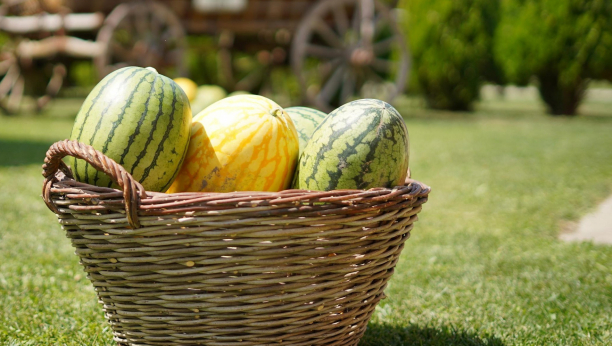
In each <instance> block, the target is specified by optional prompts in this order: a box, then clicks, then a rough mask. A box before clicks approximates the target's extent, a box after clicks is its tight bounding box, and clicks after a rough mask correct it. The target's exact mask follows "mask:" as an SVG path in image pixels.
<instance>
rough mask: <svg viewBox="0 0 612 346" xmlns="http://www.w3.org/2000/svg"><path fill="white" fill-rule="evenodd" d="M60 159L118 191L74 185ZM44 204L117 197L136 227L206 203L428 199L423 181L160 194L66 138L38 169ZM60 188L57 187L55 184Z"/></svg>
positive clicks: (53, 147)
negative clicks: (75, 162)
mask: <svg viewBox="0 0 612 346" xmlns="http://www.w3.org/2000/svg"><path fill="white" fill-rule="evenodd" d="M65 156H74V157H77V158H80V159H84V160H86V161H87V162H89V163H90V164H91V165H92V166H93V167H94V168H96V169H98V170H99V171H101V172H104V173H106V174H108V175H109V176H110V177H111V179H112V180H113V181H114V182H115V183H117V184H118V185H119V186H120V187H121V189H116V188H111V187H99V186H95V185H91V184H87V183H82V182H78V181H76V179H75V178H74V176H73V174H72V171H71V169H70V168H69V167H68V166H67V165H66V164H65V163H64V162H63V161H62V159H63V158H64V157H65ZM42 168H43V176H44V177H45V181H44V183H43V194H42V196H43V200H44V201H45V203H46V204H47V207H48V208H49V209H51V210H52V211H53V212H55V213H56V214H59V213H60V211H59V209H58V208H57V206H56V205H55V203H53V201H52V199H51V194H52V192H60V191H61V192H64V193H70V194H72V195H73V196H74V197H82V198H95V197H102V196H103V197H106V198H109V197H120V196H123V200H124V202H125V209H126V216H127V218H128V222H129V223H130V225H131V226H132V227H133V228H140V225H139V223H138V211H144V210H148V209H153V208H154V209H159V208H176V207H180V206H188V205H194V204H196V203H206V204H207V205H218V206H223V205H225V206H232V205H235V206H238V205H241V204H242V205H244V204H247V205H251V206H252V207H259V206H270V205H279V204H285V205H286V204H294V205H300V204H302V203H309V204H310V203H318V202H322V203H331V204H339V205H353V204H356V203H385V202H387V201H389V200H391V199H397V198H400V199H404V200H405V199H412V198H415V197H416V198H418V197H427V195H428V194H429V193H430V191H431V188H430V187H429V186H427V185H425V184H423V183H422V182H419V181H417V180H414V179H411V178H410V170H408V178H407V179H406V181H405V182H404V184H403V185H400V186H395V187H392V188H386V187H376V188H371V189H368V190H359V189H339V190H331V191H316V190H302V189H285V190H282V191H278V192H269V191H233V192H178V193H164V192H154V191H147V190H145V189H144V187H143V186H142V185H141V184H140V183H139V182H138V181H136V180H135V179H134V178H133V177H132V176H131V174H130V173H129V172H127V171H126V170H125V169H124V168H123V167H122V166H121V165H119V164H118V163H116V162H115V161H114V160H112V159H110V158H108V157H107V156H106V155H104V154H102V153H101V152H99V151H98V150H96V149H94V148H93V147H91V146H89V145H86V144H83V143H80V142H77V141H71V140H62V141H58V142H56V143H54V144H52V145H51V147H50V148H49V150H48V151H47V154H46V157H45V163H44V164H43V166H42ZM58 184H59V185H58Z"/></svg>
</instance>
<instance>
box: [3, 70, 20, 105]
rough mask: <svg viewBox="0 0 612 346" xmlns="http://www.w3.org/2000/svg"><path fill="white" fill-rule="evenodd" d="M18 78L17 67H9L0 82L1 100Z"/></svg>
mask: <svg viewBox="0 0 612 346" xmlns="http://www.w3.org/2000/svg"><path fill="white" fill-rule="evenodd" d="M18 78H19V67H17V65H16V64H15V65H11V67H9V69H8V71H7V72H6V75H5V76H4V78H2V81H1V82H0V98H3V97H4V95H6V94H8V92H9V91H10V90H11V89H12V88H13V86H14V85H15V82H17V79H18Z"/></svg>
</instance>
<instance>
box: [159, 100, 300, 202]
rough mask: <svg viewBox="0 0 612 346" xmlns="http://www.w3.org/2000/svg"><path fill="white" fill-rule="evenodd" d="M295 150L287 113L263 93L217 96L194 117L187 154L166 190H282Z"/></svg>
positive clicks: (290, 174) (294, 161) (288, 180)
mask: <svg viewBox="0 0 612 346" xmlns="http://www.w3.org/2000/svg"><path fill="white" fill-rule="evenodd" d="M298 152H299V144H298V135H297V131H296V130H295V127H294V125H293V122H292V121H291V118H289V115H288V114H287V112H285V111H284V110H283V109H282V108H281V107H280V106H279V105H278V104H276V103H275V102H274V101H272V100H269V99H267V98H265V97H263V96H257V95H239V96H233V97H228V98H225V99H223V100H221V101H218V102H216V103H214V104H212V105H211V106H209V107H208V108H206V109H205V110H203V111H202V112H200V113H199V114H198V115H197V116H195V117H194V119H193V125H192V128H191V141H190V144H189V149H188V151H187V157H186V158H185V162H184V163H183V166H182V167H181V169H180V171H179V174H178V175H177V177H176V179H175V181H174V183H173V184H172V186H171V187H170V189H168V192H169V193H172V192H184V191H207V192H231V191H280V190H283V189H286V188H288V187H289V184H290V183H291V179H292V177H293V171H294V169H295V166H296V164H297V159H298Z"/></svg>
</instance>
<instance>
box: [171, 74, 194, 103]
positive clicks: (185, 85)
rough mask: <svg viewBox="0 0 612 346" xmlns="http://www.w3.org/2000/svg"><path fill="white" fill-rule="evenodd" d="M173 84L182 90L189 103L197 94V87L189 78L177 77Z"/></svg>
mask: <svg viewBox="0 0 612 346" xmlns="http://www.w3.org/2000/svg"><path fill="white" fill-rule="evenodd" d="M174 82H175V83H176V84H178V85H179V86H180V87H181V89H183V91H184V92H185V95H187V98H188V99H189V101H190V102H191V101H193V100H194V99H195V97H196V94H197V92H198V85H197V84H196V83H195V82H194V81H192V80H191V79H189V78H185V77H179V78H174Z"/></svg>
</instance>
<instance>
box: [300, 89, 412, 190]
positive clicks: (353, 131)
mask: <svg viewBox="0 0 612 346" xmlns="http://www.w3.org/2000/svg"><path fill="white" fill-rule="evenodd" d="M408 150H409V147H408V130H407V128H406V124H405V123H404V119H402V116H401V115H400V114H399V113H398V112H397V110H395V108H393V107H392V106H391V105H390V104H388V103H386V102H383V101H380V100H372V99H363V100H356V101H353V102H350V103H347V104H345V105H343V106H341V107H340V108H338V109H336V110H334V111H333V112H331V113H330V114H329V115H328V116H327V118H325V119H324V120H323V122H322V123H321V124H320V125H319V127H318V128H317V129H316V130H315V132H314V133H313V135H312V138H311V139H310V141H309V142H308V145H306V148H305V149H304V153H303V154H302V156H301V157H300V162H299V172H298V177H297V178H296V185H297V186H295V187H297V188H300V189H307V190H319V191H330V190H335V189H370V188H373V187H393V186H397V185H401V184H403V183H404V180H405V179H406V174H407V171H408Z"/></svg>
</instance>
